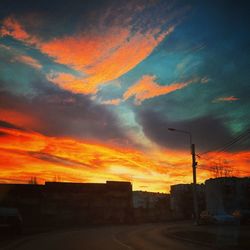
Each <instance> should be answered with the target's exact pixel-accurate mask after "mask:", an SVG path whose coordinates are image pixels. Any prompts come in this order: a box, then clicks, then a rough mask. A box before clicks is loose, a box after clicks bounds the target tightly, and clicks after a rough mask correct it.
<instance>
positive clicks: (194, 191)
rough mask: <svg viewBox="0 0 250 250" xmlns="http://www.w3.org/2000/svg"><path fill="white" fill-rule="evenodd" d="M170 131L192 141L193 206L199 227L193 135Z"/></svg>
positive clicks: (185, 132) (186, 132)
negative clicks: (185, 135) (184, 135)
mask: <svg viewBox="0 0 250 250" xmlns="http://www.w3.org/2000/svg"><path fill="white" fill-rule="evenodd" d="M168 130H169V131H172V132H179V133H184V134H187V135H188V136H189V140H190V150H191V155H192V170H193V204H194V223H195V224H196V225H198V223H199V210H198V200H197V186H196V166H197V162H196V158H195V144H194V143H193V142H192V134H191V132H189V131H185V130H179V129H175V128H168Z"/></svg>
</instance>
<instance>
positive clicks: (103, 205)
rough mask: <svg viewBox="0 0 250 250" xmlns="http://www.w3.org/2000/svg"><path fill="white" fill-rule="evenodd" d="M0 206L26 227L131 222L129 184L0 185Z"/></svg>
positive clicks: (49, 183)
mask: <svg viewBox="0 0 250 250" xmlns="http://www.w3.org/2000/svg"><path fill="white" fill-rule="evenodd" d="M0 206H1V207H13V208H18V210H19V211H20V213H21V214H22V217H23V220H24V223H26V224H36V225H39V224H44V223H46V224H86V223H124V222H129V221H130V220H131V219H132V214H133V211H132V185H131V183H130V182H114V181H107V182H106V183H103V184H99V183H63V182H46V183H45V185H34V184H33V185H32V184H0Z"/></svg>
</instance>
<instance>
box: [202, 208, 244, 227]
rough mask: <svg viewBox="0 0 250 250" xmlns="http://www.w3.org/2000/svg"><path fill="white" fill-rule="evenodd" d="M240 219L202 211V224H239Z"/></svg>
mask: <svg viewBox="0 0 250 250" xmlns="http://www.w3.org/2000/svg"><path fill="white" fill-rule="evenodd" d="M237 223H239V219H238V218H236V217H235V216H233V215H230V214H226V213H225V214H216V215H215V214H211V213H209V212H208V211H206V210H205V211H202V212H201V214H200V224H237Z"/></svg>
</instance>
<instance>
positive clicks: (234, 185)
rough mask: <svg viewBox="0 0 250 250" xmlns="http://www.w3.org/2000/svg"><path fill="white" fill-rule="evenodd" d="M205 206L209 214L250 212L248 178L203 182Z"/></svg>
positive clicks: (249, 184)
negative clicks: (236, 211)
mask: <svg viewBox="0 0 250 250" xmlns="http://www.w3.org/2000/svg"><path fill="white" fill-rule="evenodd" d="M205 190H206V205H207V210H208V212H209V213H211V214H225V213H227V214H231V213H232V212H233V211H235V210H250V178H237V177H223V178H216V179H209V180H207V181H206V182H205Z"/></svg>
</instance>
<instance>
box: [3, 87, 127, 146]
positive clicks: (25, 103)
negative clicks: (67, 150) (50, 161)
mask: <svg viewBox="0 0 250 250" xmlns="http://www.w3.org/2000/svg"><path fill="white" fill-rule="evenodd" d="M0 108H2V109H5V108H6V109H8V110H14V111H16V112H19V113H21V114H24V115H26V116H29V117H30V118H32V120H34V125H33V124H32V123H31V125H30V126H29V127H28V129H32V130H35V131H37V132H40V133H43V134H45V135H49V136H69V137H74V138H85V139H98V140H114V141H116V142H118V143H119V141H120V140H125V139H126V140H127V138H126V136H125V134H124V133H123V131H122V127H121V126H120V124H119V121H118V119H117V118H116V116H115V115H114V114H113V113H112V112H111V111H109V110H108V109H106V108H105V107H103V106H101V105H98V104H95V103H94V102H93V101H92V100H90V99H89V97H87V96H83V95H75V94H71V93H69V92H66V91H61V90H57V91H55V90H53V89H50V91H48V90H47V92H46V93H43V94H41V95H40V96H36V97H33V98H27V97H25V96H20V95H19V96H15V95H12V94H10V93H8V92H0ZM3 124H4V125H5V126H7V125H8V126H12V125H9V124H8V123H3ZM17 125H18V126H19V124H17ZM20 126H21V124H20Z"/></svg>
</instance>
